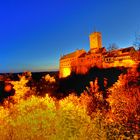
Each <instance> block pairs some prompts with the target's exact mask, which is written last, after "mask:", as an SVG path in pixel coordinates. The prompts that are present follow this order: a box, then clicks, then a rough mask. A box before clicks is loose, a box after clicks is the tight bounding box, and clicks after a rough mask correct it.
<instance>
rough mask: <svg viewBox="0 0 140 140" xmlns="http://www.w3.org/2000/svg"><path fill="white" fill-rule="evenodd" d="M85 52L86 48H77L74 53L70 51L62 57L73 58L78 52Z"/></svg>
mask: <svg viewBox="0 0 140 140" xmlns="http://www.w3.org/2000/svg"><path fill="white" fill-rule="evenodd" d="M82 51H83V53H84V51H85V50H83V49H82V50H77V51H75V52H72V53H69V54H66V55H63V56H62V57H61V58H60V59H66V58H72V57H76V56H77V54H78V53H80V52H82Z"/></svg>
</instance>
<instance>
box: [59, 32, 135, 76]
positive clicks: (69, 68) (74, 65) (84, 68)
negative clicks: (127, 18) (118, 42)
mask: <svg viewBox="0 0 140 140" xmlns="http://www.w3.org/2000/svg"><path fill="white" fill-rule="evenodd" d="M89 42H90V50H89V51H88V52H86V51H85V50H84V49H81V50H76V51H75V52H72V53H70V54H67V55H63V56H62V57H61V58H60V61H59V77H60V78H64V77H67V76H69V75H70V74H71V72H75V73H77V74H85V73H86V72H88V70H89V69H90V68H91V67H94V66H96V67H99V68H108V67H116V66H132V65H133V64H135V62H136V60H135V59H136V57H134V56H136V51H135V49H134V48H133V47H128V48H123V49H118V50H113V51H109V52H107V51H106V49H105V48H104V47H102V37H101V33H100V32H94V33H91V34H90V36H89Z"/></svg>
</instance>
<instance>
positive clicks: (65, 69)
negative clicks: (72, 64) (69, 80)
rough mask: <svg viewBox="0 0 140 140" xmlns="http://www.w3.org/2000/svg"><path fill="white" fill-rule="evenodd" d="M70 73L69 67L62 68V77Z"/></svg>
mask: <svg viewBox="0 0 140 140" xmlns="http://www.w3.org/2000/svg"><path fill="white" fill-rule="evenodd" d="M70 74H71V70H70V68H63V72H62V75H63V76H62V77H67V76H69V75H70Z"/></svg>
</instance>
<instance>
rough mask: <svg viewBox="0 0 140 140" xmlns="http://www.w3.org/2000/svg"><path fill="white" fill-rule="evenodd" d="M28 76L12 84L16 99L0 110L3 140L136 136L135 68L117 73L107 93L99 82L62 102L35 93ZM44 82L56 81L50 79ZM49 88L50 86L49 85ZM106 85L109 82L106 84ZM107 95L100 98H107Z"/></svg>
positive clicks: (139, 99)
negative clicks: (123, 72)
mask: <svg viewBox="0 0 140 140" xmlns="http://www.w3.org/2000/svg"><path fill="white" fill-rule="evenodd" d="M30 77H31V75H29V76H28V77H27V76H26V75H22V76H20V80H19V81H12V82H11V84H13V86H14V89H15V94H14V96H9V97H8V98H7V99H5V100H4V102H3V104H2V105H1V106H0V139H1V140H7V139H11V140H19V139H20V140H27V139H31V140H96V139H97V140H112V139H114V140H118V139H135V140H138V139H139V137H140V131H139V130H140V86H139V82H140V76H139V71H138V69H137V68H133V69H132V68H131V69H129V70H128V72H127V73H126V74H121V75H120V76H119V79H118V81H117V82H116V83H115V84H114V85H113V86H111V87H109V88H106V90H105V91H101V90H99V85H98V78H96V79H94V80H93V81H91V82H90V84H89V85H90V86H88V87H85V90H84V91H83V93H82V94H81V95H80V96H77V95H76V94H75V93H71V94H70V95H69V96H67V97H65V98H63V99H60V100H58V99H56V98H53V97H50V96H49V93H48V94H47V93H46V95H45V96H44V97H41V96H38V94H36V88H33V87H29V86H28V85H27V83H28V81H29V80H30ZM44 79H45V80H46V82H50V83H51V84H52V83H54V82H56V80H55V79H54V78H52V77H51V76H49V75H46V76H45V77H44ZM48 84H49V83H48ZM104 84H105V85H104V86H105V87H106V85H107V81H106V79H104ZM104 92H106V94H107V95H108V96H107V97H104V96H103V95H104V94H105V93H104Z"/></svg>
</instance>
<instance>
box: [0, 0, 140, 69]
mask: <svg viewBox="0 0 140 140" xmlns="http://www.w3.org/2000/svg"><path fill="white" fill-rule="evenodd" d="M139 6H140V0H5V1H0V72H22V71H25V70H30V71H48V70H57V69H58V68H59V57H60V55H61V54H66V53H69V52H72V51H75V50H76V49H81V48H84V49H85V50H89V39H88V36H89V34H90V33H91V32H93V31H95V29H96V31H100V32H102V42H103V46H105V47H108V46H109V44H111V43H116V44H117V45H118V46H119V47H128V46H131V45H132V44H133V41H134V40H135V32H139V31H140V16H139V14H140V8H139Z"/></svg>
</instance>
